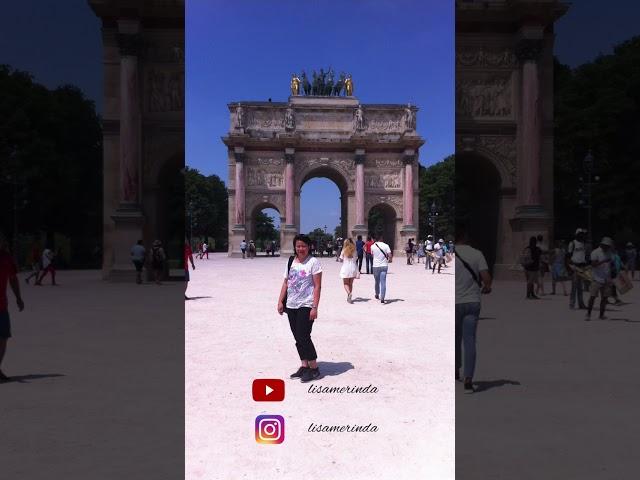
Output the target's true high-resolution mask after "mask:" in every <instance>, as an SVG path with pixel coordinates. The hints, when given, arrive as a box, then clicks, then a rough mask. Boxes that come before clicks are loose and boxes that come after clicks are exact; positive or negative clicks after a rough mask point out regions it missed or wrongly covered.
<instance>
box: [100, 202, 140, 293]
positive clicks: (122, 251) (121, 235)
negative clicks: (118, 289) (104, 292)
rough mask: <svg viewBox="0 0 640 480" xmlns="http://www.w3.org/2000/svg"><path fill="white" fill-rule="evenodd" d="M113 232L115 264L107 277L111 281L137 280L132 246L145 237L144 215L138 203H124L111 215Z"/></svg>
mask: <svg viewBox="0 0 640 480" xmlns="http://www.w3.org/2000/svg"><path fill="white" fill-rule="evenodd" d="M111 219H112V220H113V221H114V222H115V228H114V232H113V257H114V258H113V264H112V267H111V271H110V272H109V275H108V277H107V279H108V280H110V281H116V282H119V281H126V282H133V281H135V267H134V265H133V263H132V262H131V247H133V246H134V245H135V244H136V243H137V242H138V240H141V239H142V238H144V237H143V226H144V215H142V211H141V210H140V207H139V206H138V205H137V204H131V205H128V204H122V205H120V207H119V208H118V209H117V210H116V212H115V213H114V214H113V215H112V216H111Z"/></svg>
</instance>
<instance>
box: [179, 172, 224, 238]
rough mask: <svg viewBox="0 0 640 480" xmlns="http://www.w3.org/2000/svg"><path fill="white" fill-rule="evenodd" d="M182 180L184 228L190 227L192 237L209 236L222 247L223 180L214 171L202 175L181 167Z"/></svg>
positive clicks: (188, 229) (188, 228)
mask: <svg viewBox="0 0 640 480" xmlns="http://www.w3.org/2000/svg"><path fill="white" fill-rule="evenodd" d="M184 184H185V206H186V215H187V218H186V221H185V225H186V230H187V232H189V231H192V232H193V236H194V237H202V238H209V237H212V238H213V239H214V241H215V248H216V249H218V250H224V249H225V248H226V244H227V233H228V202H229V198H228V194H227V188H226V186H225V184H224V182H223V181H222V180H221V179H220V177H218V176H217V175H209V176H205V175H203V174H201V173H200V172H199V171H198V170H196V169H194V168H189V167H185V171H184ZM189 215H191V218H189ZM209 241H211V240H209Z"/></svg>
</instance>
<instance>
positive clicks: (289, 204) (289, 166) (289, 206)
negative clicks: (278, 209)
mask: <svg viewBox="0 0 640 480" xmlns="http://www.w3.org/2000/svg"><path fill="white" fill-rule="evenodd" d="M284 157H285V161H286V165H285V169H284V178H285V205H284V208H285V224H286V225H293V224H294V222H295V215H294V213H295V212H294V195H295V182H294V180H293V177H294V175H293V162H294V160H295V153H294V151H293V149H287V150H286V152H285V155H284Z"/></svg>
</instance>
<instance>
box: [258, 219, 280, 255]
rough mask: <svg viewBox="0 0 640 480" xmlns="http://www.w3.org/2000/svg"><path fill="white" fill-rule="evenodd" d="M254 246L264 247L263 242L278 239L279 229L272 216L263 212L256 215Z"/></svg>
mask: <svg viewBox="0 0 640 480" xmlns="http://www.w3.org/2000/svg"><path fill="white" fill-rule="evenodd" d="M255 221H256V246H257V247H258V248H264V247H265V246H266V245H265V242H271V241H276V242H277V241H279V239H280V231H279V230H278V229H277V228H276V227H275V225H274V223H273V218H271V217H270V216H269V215H267V214H266V213H264V212H258V213H257V215H256V219H255Z"/></svg>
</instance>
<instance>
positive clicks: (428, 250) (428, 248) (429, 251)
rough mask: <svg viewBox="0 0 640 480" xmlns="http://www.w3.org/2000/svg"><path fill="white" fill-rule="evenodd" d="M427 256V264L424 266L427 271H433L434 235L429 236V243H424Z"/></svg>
mask: <svg viewBox="0 0 640 480" xmlns="http://www.w3.org/2000/svg"><path fill="white" fill-rule="evenodd" d="M424 249H425V254H426V255H427V263H426V265H425V266H424V268H426V269H427V270H431V261H432V258H431V257H432V255H433V235H427V241H426V242H425V243H424Z"/></svg>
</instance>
